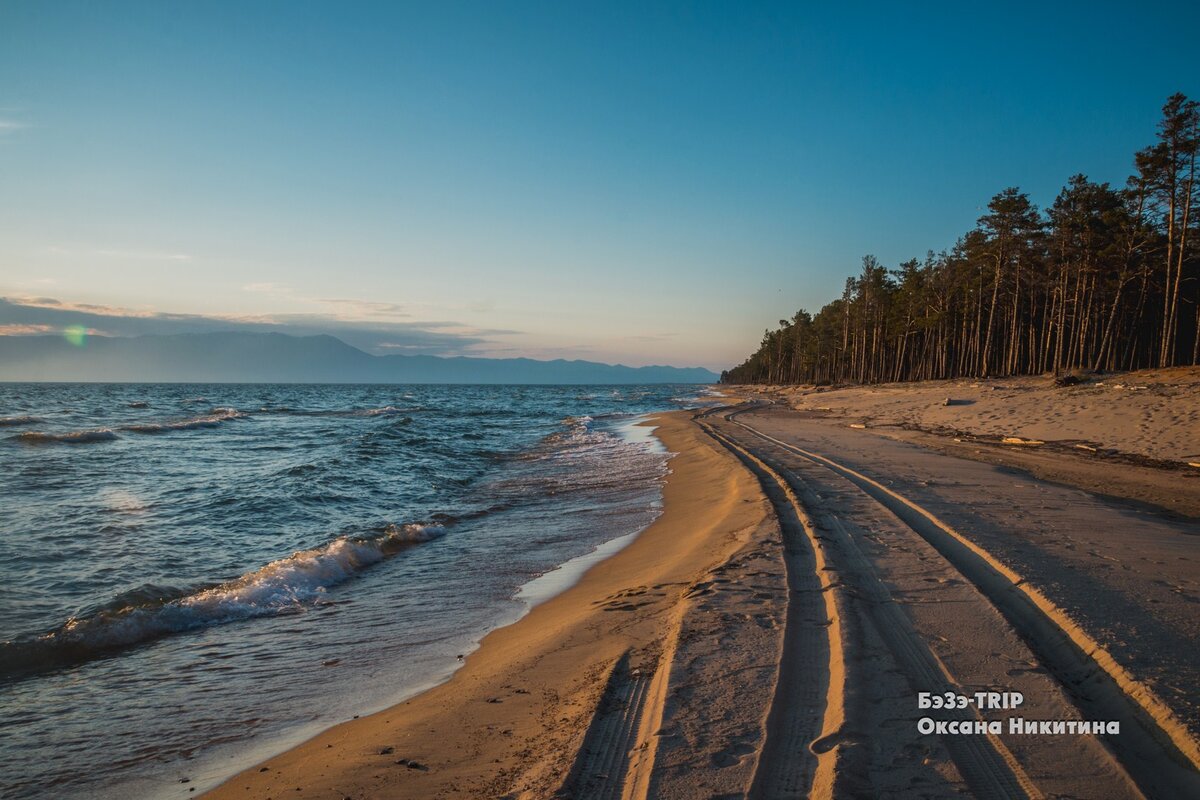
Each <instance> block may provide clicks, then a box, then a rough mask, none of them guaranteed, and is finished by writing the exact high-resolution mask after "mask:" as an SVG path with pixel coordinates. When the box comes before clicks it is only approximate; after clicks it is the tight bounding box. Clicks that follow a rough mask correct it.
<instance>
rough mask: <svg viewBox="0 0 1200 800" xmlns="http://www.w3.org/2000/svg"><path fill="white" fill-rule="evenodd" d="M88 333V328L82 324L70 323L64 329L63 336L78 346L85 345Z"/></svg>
mask: <svg viewBox="0 0 1200 800" xmlns="http://www.w3.org/2000/svg"><path fill="white" fill-rule="evenodd" d="M87 335H88V334H87V328H85V327H83V326H82V325H70V326H68V327H66V328H64V329H63V338H64V339H66V340H67V341H68V342H70V343H71V344H73V345H75V346H76V347H83V345H84V343H85V342H87Z"/></svg>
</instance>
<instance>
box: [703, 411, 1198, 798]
mask: <svg viewBox="0 0 1200 800" xmlns="http://www.w3.org/2000/svg"><path fill="white" fill-rule="evenodd" d="M748 410H750V409H742V410H741V411H733V412H732V413H727V414H726V415H725V417H724V418H725V419H726V420H728V421H729V422H731V423H732V424H734V425H737V426H739V427H741V428H743V429H745V430H746V431H748V432H749V433H750V434H752V435H753V436H755V437H758V438H759V439H761V440H763V441H765V442H767V443H769V444H771V445H774V446H776V447H779V448H781V449H782V450H783V451H785V452H787V453H790V454H792V455H794V456H798V457H800V458H803V459H805V460H806V461H808V462H810V463H812V464H815V465H817V466H820V467H823V468H825V469H828V470H829V471H831V472H833V473H834V474H836V475H838V476H840V477H842V478H844V479H846V480H847V481H849V483H850V484H852V485H853V486H855V487H856V488H857V489H858V490H859V491H861V492H862V493H863V494H865V495H866V496H867V497H869V498H871V499H872V500H873V501H875V502H876V503H878V504H879V505H880V506H882V507H883V508H884V509H886V510H887V511H889V512H891V513H892V514H893V515H895V517H896V518H898V519H899V520H900V521H901V522H903V523H904V524H905V525H907V526H908V527H909V528H910V529H912V530H913V531H914V532H915V533H916V534H917V535H919V536H920V537H921V538H923V539H924V540H925V541H927V542H928V543H929V544H930V545H931V546H932V547H933V548H934V549H935V550H936V551H937V552H938V553H939V554H940V555H941V556H942V557H943V558H944V559H945V560H946V561H947V562H948V563H949V564H950V565H951V566H952V567H954V569H955V570H957V571H958V573H959V574H961V575H962V576H963V577H964V578H965V579H966V580H968V581H970V582H971V583H972V584H973V585H974V586H975V587H976V588H977V589H978V590H979V591H980V592H981V593H982V594H983V596H984V597H986V598H987V599H988V600H989V601H990V602H991V603H992V604H993V605H994V606H995V607H996V609H997V610H998V611H999V612H1000V613H1001V614H1002V615H1003V616H1004V617H1005V618H1006V619H1007V620H1008V622H1009V623H1010V624H1011V625H1012V626H1013V628H1014V629H1015V630H1016V631H1017V633H1018V634H1019V635H1020V636H1021V638H1022V639H1023V640H1024V641H1025V642H1026V644H1027V645H1028V646H1029V647H1030V649H1031V650H1032V651H1033V652H1034V653H1035V654H1036V655H1037V657H1038V658H1039V659H1040V660H1041V661H1042V662H1043V664H1044V665H1045V666H1046V667H1047V668H1048V669H1049V670H1050V673H1051V674H1052V675H1053V677H1054V678H1055V679H1056V680H1057V681H1058V682H1059V684H1060V685H1061V686H1062V687H1063V688H1064V689H1066V690H1067V692H1068V695H1069V696H1070V697H1071V698H1072V700H1073V701H1074V702H1075V704H1076V706H1077V707H1078V708H1079V709H1080V711H1081V712H1082V713H1083V715H1084V717H1085V718H1087V719H1104V720H1118V721H1120V723H1121V734H1120V735H1117V736H1108V735H1105V736H1102V737H1100V738H1101V739H1102V740H1103V741H1104V742H1105V743H1106V745H1107V746H1108V747H1109V749H1110V750H1111V751H1112V752H1114V753H1115V754H1116V756H1117V758H1118V759H1119V760H1120V762H1121V763H1122V765H1123V766H1124V768H1125V769H1126V770H1127V772H1128V773H1129V775H1130V776H1131V777H1132V778H1133V780H1134V781H1135V782H1136V783H1137V784H1138V785H1139V787H1140V788H1141V789H1142V791H1144V792H1145V793H1147V795H1149V796H1155V797H1164V798H1177V797H1197V796H1200V771H1198V768H1200V745H1198V744H1197V742H1196V741H1195V740H1194V739H1193V738H1192V737H1191V735H1190V733H1189V732H1188V731H1187V729H1186V727H1185V726H1184V724H1183V723H1182V722H1181V721H1180V720H1179V719H1178V718H1177V717H1176V716H1175V714H1174V713H1173V712H1172V711H1171V710H1170V708H1169V707H1167V706H1166V704H1165V703H1163V702H1162V701H1161V700H1160V699H1159V698H1158V697H1157V696H1156V695H1155V694H1154V692H1153V691H1152V690H1151V689H1150V688H1149V687H1148V686H1146V685H1145V684H1143V683H1141V682H1139V681H1137V680H1136V679H1135V678H1134V677H1133V676H1132V675H1130V674H1129V673H1128V671H1126V670H1125V669H1124V668H1123V667H1122V666H1121V665H1120V664H1118V663H1117V662H1116V660H1115V659H1113V658H1112V656H1111V655H1110V654H1109V653H1108V652H1107V651H1105V650H1104V648H1103V647H1101V646H1100V644H1099V643H1098V642H1096V640H1095V639H1093V638H1092V637H1091V636H1089V635H1088V634H1087V633H1086V632H1085V631H1083V630H1082V629H1081V628H1080V627H1079V626H1078V625H1077V624H1076V623H1075V622H1074V621H1073V620H1072V619H1071V618H1070V617H1069V616H1068V615H1067V614H1066V613H1065V612H1064V611H1062V610H1061V609H1060V608H1058V607H1057V606H1056V605H1055V604H1054V603H1053V602H1052V601H1051V600H1049V599H1048V598H1047V597H1046V596H1045V595H1044V594H1042V593H1041V592H1040V591H1038V590H1037V589H1036V588H1035V587H1033V586H1031V585H1029V584H1028V583H1026V582H1025V581H1024V579H1023V578H1022V577H1021V576H1020V575H1018V574H1017V573H1016V572H1014V571H1013V570H1012V569H1010V568H1009V567H1007V566H1006V565H1005V564H1003V563H1002V562H1000V561H999V560H998V559H997V558H995V557H994V556H992V555H991V554H990V553H989V552H987V551H986V550H984V549H983V548H981V547H979V546H978V545H976V544H975V543H974V542H973V541H971V540H970V539H968V538H967V537H966V536H964V535H963V534H962V533H960V532H959V531H957V530H955V529H954V528H952V527H951V526H949V525H947V524H946V523H945V522H943V521H942V520H940V519H939V518H938V517H936V516H935V515H934V514H933V513H931V512H930V511H928V510H927V509H925V508H923V507H921V506H920V505H918V504H917V503H915V502H914V501H912V500H910V499H908V498H906V497H904V496H903V495H901V494H899V493H898V492H896V491H894V490H892V489H890V488H888V487H886V486H884V485H883V484H881V483H879V482H878V481H876V480H874V479H872V478H870V477H868V476H866V475H864V474H862V473H861V472H858V471H856V470H854V469H852V468H850V467H847V466H845V465H843V464H839V463H837V462H836V461H833V460H832V459H829V458H827V457H825V456H822V455H820V454H818V453H814V452H811V451H808V450H805V449H803V448H801V447H798V446H796V445H793V444H790V443H788V442H784V441H781V440H779V439H776V438H774V437H772V436H769V435H767V434H765V433H762V432H761V431H759V430H757V429H755V428H754V427H752V426H750V425H748V424H746V423H744V422H741V421H739V420H737V419H734V417H736V416H738V415H739V414H741V413H744V412H745V411H748Z"/></svg>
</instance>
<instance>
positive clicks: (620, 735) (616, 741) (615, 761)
mask: <svg viewBox="0 0 1200 800" xmlns="http://www.w3.org/2000/svg"><path fill="white" fill-rule="evenodd" d="M629 655H630V654H629V653H626V654H625V655H623V656H621V658H620V659H618V660H617V662H616V664H614V665H613V668H612V671H611V672H610V673H609V676H608V683H607V684H606V685H605V687H604V693H603V694H602V695H601V697H600V702H599V703H598V704H597V706H596V711H595V713H594V714H593V715H592V722H591V725H589V726H588V730H587V733H586V734H584V737H583V744H582V746H581V747H580V748H579V753H578V754H577V755H576V757H575V763H574V764H573V765H572V767H571V771H570V773H569V774H568V775H567V779H566V780H565V781H564V782H563V785H562V788H561V789H559V790H558V792H557V793H556V795H555V796H556V797H560V798H570V799H571V800H621V797H622V795H623V793H624V790H625V784H626V778H627V776H628V773H629V771H630V752H631V751H632V750H633V748H634V745H635V744H636V743H637V738H638V731H639V729H640V727H641V720H642V710H643V708H644V707H645V701H646V694H647V692H648V690H649V689H650V682H651V675H650V674H648V673H646V672H644V671H636V670H632V669H631V668H630V665H629Z"/></svg>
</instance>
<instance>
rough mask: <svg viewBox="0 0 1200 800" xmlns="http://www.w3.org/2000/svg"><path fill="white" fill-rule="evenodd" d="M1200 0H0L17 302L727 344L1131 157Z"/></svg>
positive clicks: (49, 321)
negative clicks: (770, 0) (1074, 0)
mask: <svg viewBox="0 0 1200 800" xmlns="http://www.w3.org/2000/svg"><path fill="white" fill-rule="evenodd" d="M1198 7H1200V5H1198V4H1195V3H1177V4H1156V3H1146V2H1143V3H1119V4H1118V3H1112V4H1109V3H1098V2H1091V3H1078V4H1066V3H1036V4H1034V3H1030V4H1017V3H1011V2H1008V3H996V4H993V5H990V6H984V5H974V4H970V5H969V4H965V3H948V4H908V3H896V2H887V3H843V4H835V3H820V4H818V3H804V2H794V3H783V4H752V3H738V2H727V3H670V4H652V3H641V2H638V3H628V4H625V3H618V2H596V3H572V2H545V3H533V4H526V3H499V2H479V3H471V4H467V3H449V2H432V3H431V2H422V3H413V4H403V3H398V2H397V3H390V2H389V3H377V4H374V3H341V2H338V3H335V2H322V3H303V2H294V1H291V0H289V1H288V2H194V3H176V2H166V3H164V2H150V3H120V2H105V3H96V2H84V3H65V2H42V1H41V0H38V1H37V2H14V0H4V2H0V296H3V297H6V298H8V300H7V302H3V303H0V333H10V334H14V333H30V332H36V331H43V330H51V329H53V328H54V327H55V326H56V325H60V324H62V323H63V322H64V321H69V320H70V319H71V318H72V315H73V314H74V315H77V316H78V318H79V319H81V320H84V321H85V322H86V323H87V324H88V325H89V327H92V328H94V329H95V330H97V331H100V332H105V333H114V334H120V335H126V334H130V333H138V332H142V331H151V330H153V331H159V332H161V331H170V330H179V331H183V330H191V329H212V328H213V327H247V326H249V327H254V326H256V325H257V326H260V327H261V326H271V327H273V328H274V329H280V330H289V331H293V332H314V331H330V332H334V333H335V334H337V335H340V336H343V338H345V339H346V340H347V341H350V342H351V343H354V344H356V345H358V346H362V347H364V348H366V349H371V350H373V351H374V352H431V353H435V354H458V353H472V354H478V355H495V356H510V355H527V356H532V357H536V358H548V357H566V358H587V359H595V360H603V361H614V362H615V361H620V362H624V363H627V364H634V365H641V364H650V363H670V364H675V365H682V366H687V365H704V366H709V367H713V368H723V367H727V366H730V365H732V364H733V363H736V362H738V361H740V360H741V359H742V358H743V357H744V356H746V355H747V354H748V353H749V352H750V351H751V350H752V349H754V347H755V346H756V344H757V342H758V339H759V337H760V335H761V333H762V329H763V328H764V327H766V326H768V325H771V324H773V323H774V322H775V321H776V320H778V319H779V318H781V317H784V316H790V315H791V314H792V313H793V312H795V310H796V309H797V308H800V307H807V308H810V309H816V308H818V307H820V306H821V305H822V304H824V303H825V302H827V301H828V300H829V299H831V298H832V297H833V296H835V295H836V294H838V293H839V292H840V290H841V285H842V283H843V281H844V278H845V276H846V275H848V274H850V273H852V272H854V271H856V270H857V268H858V264H859V260H860V258H861V257H862V256H863V255H864V254H866V253H873V254H875V255H876V256H878V257H879V258H880V259H881V260H883V261H884V262H885V263H886V264H888V265H889V266H894V265H895V264H896V263H898V262H899V261H901V260H903V259H906V258H910V257H914V256H922V255H923V254H924V253H925V251H926V250H928V249H942V248H944V247H949V246H950V245H952V244H953V242H954V240H955V238H956V237H957V236H958V235H959V234H961V233H963V232H965V231H966V230H967V229H968V228H969V227H970V226H971V225H972V224H973V223H974V221H975V219H976V218H977V217H978V216H979V215H980V213H981V208H982V207H983V206H984V205H985V204H986V202H987V200H988V199H989V198H990V197H991V196H992V195H993V194H994V193H996V192H997V191H999V190H1000V189H1002V188H1004V187H1006V186H1012V185H1017V186H1020V187H1022V188H1023V189H1025V190H1027V191H1029V192H1030V193H1031V195H1032V196H1033V198H1034V200H1035V201H1036V202H1038V203H1039V204H1041V205H1045V204H1047V203H1048V202H1050V201H1051V200H1052V199H1053V197H1054V195H1055V194H1056V193H1057V190H1058V189H1059V187H1061V185H1062V184H1063V183H1064V182H1065V180H1066V179H1067V178H1068V177H1069V176H1070V175H1071V174H1073V173H1076V172H1084V173H1087V174H1088V175H1090V176H1091V177H1093V178H1094V179H1098V180H1109V181H1113V182H1116V183H1123V181H1124V179H1125V177H1126V176H1127V174H1128V173H1129V171H1130V169H1131V165H1132V156H1133V152H1134V151H1135V150H1136V149H1138V148H1140V147H1143V146H1145V145H1146V144H1148V143H1150V142H1151V141H1152V139H1153V136H1154V126H1155V123H1156V122H1157V119H1158V116H1159V109H1160V107H1161V105H1162V103H1163V101H1164V100H1165V99H1166V97H1167V96H1168V95H1169V94H1171V93H1172V92H1176V91H1183V92H1185V93H1187V94H1189V95H1190V96H1193V97H1197V96H1200V69H1197V67H1196V62H1195V52H1196V45H1195V32H1196V30H1197V29H1198V23H1200V12H1198V11H1197V8H1198ZM33 298H41V299H40V300H35V299H33Z"/></svg>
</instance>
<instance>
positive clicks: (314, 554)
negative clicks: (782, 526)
mask: <svg viewBox="0 0 1200 800" xmlns="http://www.w3.org/2000/svg"><path fill="white" fill-rule="evenodd" d="M443 533H445V527H444V525H443V524H441V523H433V522H431V523H426V524H422V523H408V524H403V525H395V524H393V525H389V526H387V527H386V528H384V529H383V530H382V531H381V532H380V533H379V534H378V535H376V536H373V537H367V538H355V537H347V536H343V537H339V538H337V539H334V540H333V541H332V542H329V543H327V544H325V545H322V546H321V547H316V548H313V549H311V550H301V551H299V552H296V553H293V554H291V555H290V556H288V557H287V558H281V559H279V560H278V561H272V562H271V563H269V564H267V565H266V566H264V567H260V568H259V569H256V570H254V571H253V572H248V573H246V574H245V575H242V576H241V577H238V578H236V579H234V580H232V581H226V582H225V583H218V584H207V585H203V586H200V587H195V588H193V589H191V590H178V589H174V588H170V587H160V586H153V585H145V586H142V587H139V588H138V589H134V590H133V591H131V592H125V593H123V594H121V595H118V596H117V597H115V598H113V599H112V600H110V601H109V602H108V603H105V604H104V605H103V606H100V607H98V608H95V609H93V610H91V611H90V613H89V612H85V613H84V614H82V615H81V616H77V617H72V618H70V619H69V620H67V621H66V622H65V623H64V624H63V625H62V626H60V627H59V628H57V629H56V630H53V631H50V632H49V633H45V634H41V635H39V636H33V637H24V638H21V639H17V640H14V641H8V642H0V679H14V678H21V677H25V676H27V675H31V674H35V673H38V672H44V671H47V670H50V669H55V668H57V667H62V666H67V665H69V664H74V663H80V662H83V661H87V660H90V659H91V658H94V657H97V656H100V655H103V654H105V653H108V652H111V651H113V650H118V649H121V648H125V647H131V646H134V645H138V644H143V643H145V642H149V641H153V640H155V639H160V638H162V637H164V636H169V635H171V634H175V633H180V632H183V631H188V630H193V629H196V628H202V627H208V626H210V625H221V624H225V623H229V622H236V621H238V620H245V619H252V618H255V617H263V616H272V615H279V614H289V613H297V612H300V611H302V610H303V609H304V608H305V607H306V606H309V605H312V604H313V603H314V602H315V601H319V599H320V598H321V597H322V596H323V595H324V594H325V592H326V591H327V590H328V589H330V588H331V587H333V586H336V585H338V584H340V583H343V582H345V581H346V580H348V579H350V578H352V577H353V576H354V575H356V574H358V573H359V572H361V571H362V570H364V569H367V568H368V567H371V566H373V565H375V564H378V563H379V562H380V561H383V560H384V559H387V558H390V557H391V556H393V555H396V554H397V553H399V552H401V551H403V550H406V549H408V548H409V547H412V546H413V545H416V544H420V543H422V542H428V541H432V540H433V539H436V538H438V537H439V536H441V535H442V534H443Z"/></svg>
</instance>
